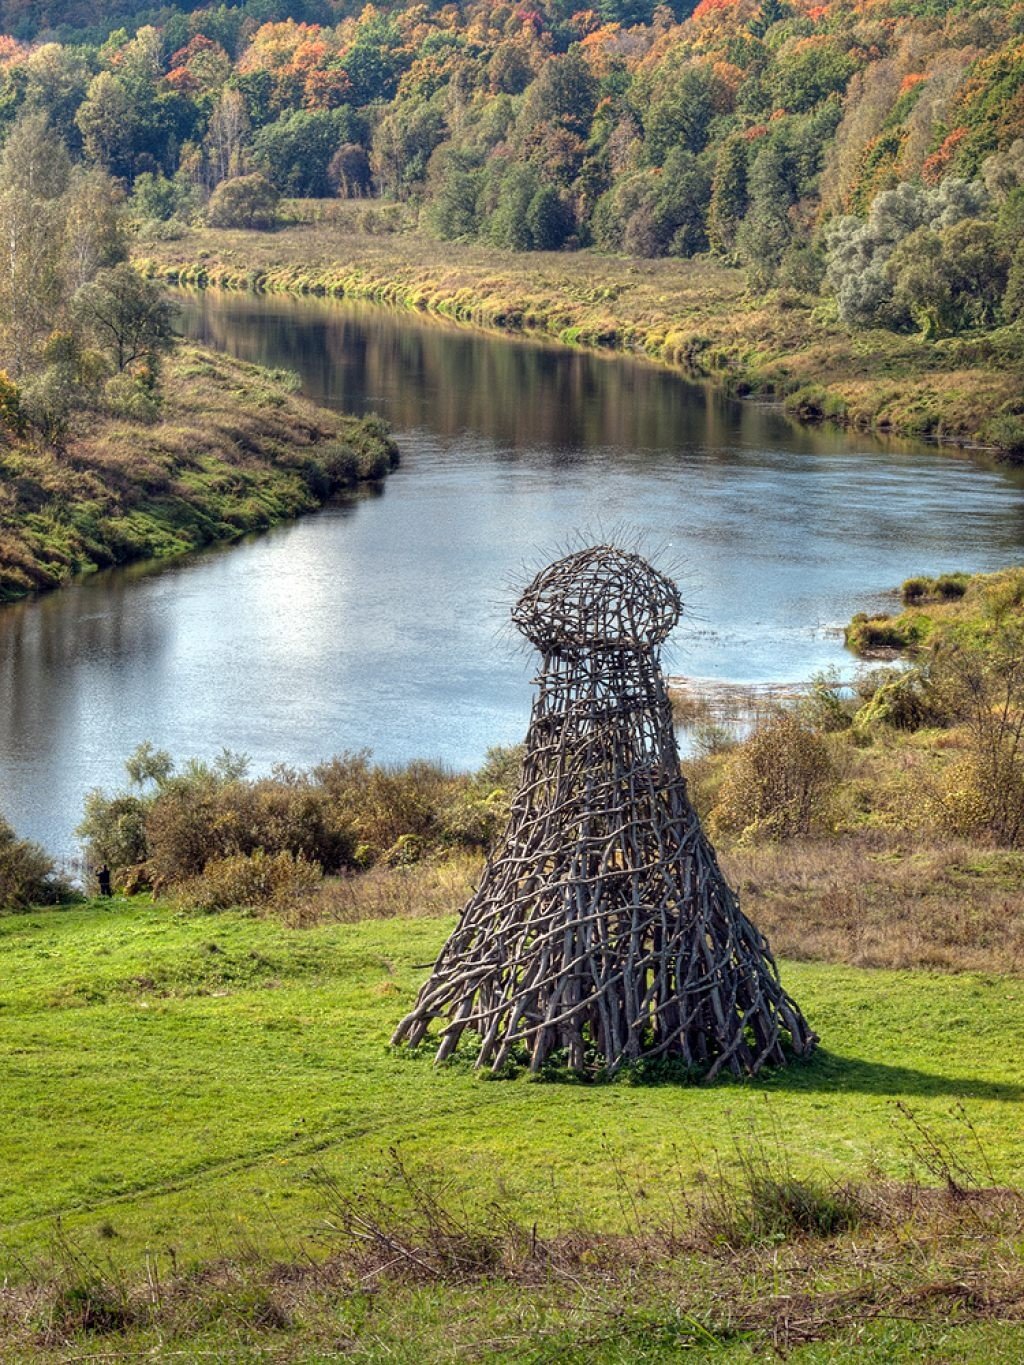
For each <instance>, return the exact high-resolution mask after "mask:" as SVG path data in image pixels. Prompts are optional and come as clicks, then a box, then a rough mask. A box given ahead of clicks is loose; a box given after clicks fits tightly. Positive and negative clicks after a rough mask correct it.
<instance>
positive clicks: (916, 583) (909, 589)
mask: <svg viewBox="0 0 1024 1365" xmlns="http://www.w3.org/2000/svg"><path fill="white" fill-rule="evenodd" d="M931 586H932V585H931V580H930V579H927V578H908V579H906V580H904V583H903V586H902V587H901V588H900V598H901V599H902V601H903V603H904V605H905V606H908V607H911V606H916V605H917V604H918V603H919V602H923V601H924V600H925V598H926V597H927V596H928V593H929V592H930V590H931Z"/></svg>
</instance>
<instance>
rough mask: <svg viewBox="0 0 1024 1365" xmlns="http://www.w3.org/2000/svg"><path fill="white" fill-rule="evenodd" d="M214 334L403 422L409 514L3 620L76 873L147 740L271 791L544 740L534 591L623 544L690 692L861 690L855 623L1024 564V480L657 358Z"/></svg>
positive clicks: (31, 803)
mask: <svg viewBox="0 0 1024 1365" xmlns="http://www.w3.org/2000/svg"><path fill="white" fill-rule="evenodd" d="M181 303H182V312H181V325H182V328H183V330H184V331H185V332H186V333H187V334H188V335H189V336H192V337H195V338H198V339H201V340H202V341H203V342H205V343H208V344H210V345H212V346H216V347H220V348H223V349H226V350H228V351H230V352H232V353H233V354H235V355H238V356H242V357H245V358H247V359H252V360H259V361H261V362H264V363H267V364H273V365H282V366H287V367H289V368H292V369H295V370H297V371H298V372H299V373H300V374H301V376H302V380H303V384H304V386H305V391H306V392H307V393H308V394H309V396H310V397H312V398H314V399H316V400H318V401H320V402H324V403H330V404H337V405H338V406H340V407H342V408H344V409H347V410H349V411H354V412H366V411H377V412H381V413H383V414H384V415H385V416H386V417H387V418H388V419H389V420H390V421H391V423H392V424H393V426H394V429H395V432H396V435H397V438H398V441H399V444H400V446H401V450H402V465H401V468H400V469H399V470H398V471H397V472H396V473H395V474H394V475H392V476H391V478H389V480H388V481H387V483H386V485H385V487H384V489H383V491H380V492H378V493H376V494H369V495H364V496H360V497H355V498H352V499H349V500H347V501H345V502H343V503H340V504H338V505H336V506H332V507H329V508H326V509H325V510H324V511H322V512H319V513H317V514H315V515H314V516H310V517H307V518H304V519H303V520H301V521H299V522H296V523H294V524H292V525H289V526H285V527H281V528H279V529H277V530H275V531H272V532H270V533H269V534H267V535H262V536H258V537H254V538H250V539H248V540H246V541H245V542H243V543H241V544H237V545H234V546H231V547H230V548H220V549H215V550H212V551H208V552H204V553H201V554H197V555H192V556H189V557H187V558H184V559H180V560H177V561H174V562H171V563H164V564H160V565H145V566H135V567H133V568H130V569H127V570H119V571H113V572H107V573H103V574H98V575H95V576H94V577H92V578H89V579H86V580H84V581H81V582H79V583H76V584H74V585H72V586H70V587H68V588H66V589H64V590H62V591H61V592H58V593H54V594H51V595H50V596H48V597H45V598H42V599H40V600H38V601H34V602H29V603H24V604H20V605H16V606H13V607H7V608H4V609H2V610H0V694H2V696H3V697H4V699H5V705H4V707H3V709H2V714H0V811H2V812H3V813H4V814H5V815H6V816H7V818H8V819H9V820H11V821H12V822H13V823H14V824H15V825H16V827H17V828H18V830H19V832H20V833H23V834H26V835H29V836H31V837H32V838H34V839H38V840H39V841H40V842H42V843H43V844H44V845H46V847H47V848H49V849H50V850H51V851H53V852H54V853H56V854H58V855H60V856H62V857H68V856H70V855H71V853H72V852H73V849H74V838H73V830H74V827H75V824H76V823H77V821H78V819H79V818H80V813H81V808H82V799H83V796H84V794H85V792H86V791H87V790H88V789H89V788H90V787H93V786H97V785H99V786H107V787H109V786H110V785H112V784H114V783H117V782H119V781H120V778H121V770H122V764H123V761H124V758H125V757H126V755H127V754H129V753H130V752H131V751H132V749H133V748H134V747H135V746H136V745H137V744H138V743H139V742H140V741H142V740H145V739H148V740H151V741H152V742H153V743H154V744H156V745H158V746H160V747H163V748H167V749H169V750H170V751H171V752H172V753H173V754H175V755H177V756H179V757H185V756H189V755H199V756H212V755H213V754H215V753H216V752H217V751H218V750H219V749H221V748H222V747H225V746H226V747H228V748H230V749H233V750H238V751H242V752H244V753H246V754H248V755H250V756H251V758H252V761H253V766H254V769H255V770H266V769H267V768H269V767H270V766H271V765H272V764H273V763H275V762H278V761H284V762H288V763H291V764H297V765H305V764H310V763H314V762H316V761H317V760H318V759H320V758H323V757H326V756H327V755H329V754H331V753H334V752H338V751H340V750H342V749H353V748H363V747H367V748H370V749H372V750H373V752H374V754H375V755H376V756H377V757H378V758H380V759H382V760H388V761H402V760H405V759H409V758H412V757H416V756H421V757H429V758H439V759H442V760H444V761H445V762H447V763H449V764H451V765H453V766H457V767H466V766H473V765H476V764H477V763H479V761H480V760H481V759H482V757H483V755H484V753H485V751H486V749H487V748H488V746H489V745H492V744H498V743H510V742H514V741H516V740H518V739H519V738H521V736H522V733H523V730H524V726H525V723H526V719H527V715H528V710H529V701H530V687H529V678H530V672H531V661H530V658H529V654H528V651H526V650H525V648H519V647H518V644H517V641H516V639H515V638H513V635H512V633H511V632H510V630H509V629H508V627H507V625H506V622H507V617H508V609H509V607H510V605H511V603H512V601H513V600H514V595H515V585H516V583H521V582H522V581H524V577H525V576H526V575H527V574H528V573H529V572H531V571H532V570H533V569H535V568H537V567H539V566H540V565H541V564H542V563H544V562H546V560H547V559H549V558H551V557H553V556H554V555H555V554H557V553H558V552H559V550H560V549H561V548H562V547H564V546H566V545H575V544H577V543H578V542H579V539H580V538H581V537H582V538H584V539H588V538H595V537H600V536H604V535H606V534H608V533H610V532H613V531H616V530H618V529H620V528H625V530H626V532H627V533H629V532H630V531H642V532H643V535H644V538H645V543H646V545H647V546H648V548H652V549H655V550H657V551H658V552H659V561H660V562H661V563H663V564H667V565H668V566H670V567H671V568H672V569H673V570H674V571H675V572H676V573H677V574H678V576H679V579H680V582H681V585H682V589H683V595H684V598H685V600H686V602H687V614H686V617H685V620H684V624H683V626H682V627H681V628H680V629H679V631H678V632H677V633H676V635H675V636H674V637H673V639H672V641H671V642H670V644H669V646H668V648H667V650H666V665H667V667H668V668H669V670H670V671H672V672H675V673H684V674H687V675H689V676H692V677H697V678H707V679H719V680H724V681H728V682H737V683H764V682H780V683H787V682H793V681H798V680H801V679H805V678H807V677H808V676H809V675H810V674H811V673H812V672H813V671H815V670H817V669H821V668H826V667H829V666H833V665H835V666H839V667H841V668H844V669H846V670H849V669H850V667H851V661H850V659H849V657H848V656H847V655H846V654H845V652H844V650H843V647H842V640H841V636H840V635H839V634H838V629H837V628H838V627H839V625H840V624H841V623H842V622H843V621H844V620H846V619H847V618H848V617H849V616H850V615H851V614H852V613H853V612H854V611H856V610H858V609H861V608H864V607H871V606H874V605H878V604H881V603H883V602H884V601H885V600H886V598H885V594H886V593H887V592H888V591H889V590H890V589H891V588H892V587H893V586H894V585H896V584H898V583H899V582H900V581H901V580H902V579H903V578H905V577H907V576H908V575H910V574H912V573H916V572H919V571H930V572H934V571H938V570H944V569H967V570H978V569H988V568H996V567H998V566H1000V565H1003V564H1006V563H1009V562H1011V561H1014V560H1017V559H1019V558H1020V553H1021V547H1022V545H1024V475H1022V473H1021V471H1014V470H1009V469H1005V468H1000V467H997V466H994V465H989V464H986V463H984V462H983V461H979V460H976V459H972V458H970V457H968V456H958V455H955V454H950V453H946V452H939V451H937V450H934V449H931V448H927V447H915V446H913V445H910V444H907V443H900V442H895V441H893V442H883V441H880V440H876V439H874V438H871V437H868V436H862V435H848V434H844V433H841V432H838V431H833V430H828V429H821V428H819V429H811V428H798V427H796V426H794V425H793V424H792V423H791V422H790V421H789V420H787V419H786V418H785V417H784V416H783V415H782V413H781V412H779V411H778V410H777V409H776V408H774V407H771V406H766V405H758V404H754V403H738V402H734V401H731V400H728V399H726V398H724V397H723V396H722V395H720V394H716V393H710V392H708V391H706V390H705V389H704V388H702V387H700V386H697V385H693V384H689V383H687V382H686V381H685V380H684V379H682V378H681V377H680V376H679V375H677V374H675V373H672V372H670V371H668V370H667V369H662V368H659V367H657V366H654V365H650V364H647V363H645V362H643V361H640V360H633V359H628V358H623V357H612V356H599V355H592V354H587V353H583V352H576V351H572V350H568V349H565V348H561V347H558V346H557V345H554V344H545V343H541V342H535V341H530V340H524V339H516V338H507V339H506V338H501V337H494V336H490V335H486V334H483V333H481V332H479V331H475V330H471V329H466V328H460V327H457V326H454V325H447V324H442V323H436V322H433V321H430V320H428V319H424V318H420V317H417V316H413V315H410V314H408V313H401V312H396V311H391V310H388V309H382V308H374V307H372V306H370V305H357V304H353V303H347V302H344V303H343V302H335V301H326V300H314V299H291V298H285V297H253V296H248V295H244V294H217V293H213V292H208V293H205V294H201V295H200V294H183V295H182V296H181Z"/></svg>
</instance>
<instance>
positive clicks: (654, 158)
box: [644, 63, 715, 166]
mask: <svg viewBox="0 0 1024 1365" xmlns="http://www.w3.org/2000/svg"><path fill="white" fill-rule="evenodd" d="M714 114H715V81H714V77H713V75H712V74H711V72H710V70H709V68H708V67H707V66H705V65H704V64H702V63H701V64H695V65H692V66H687V67H684V68H683V70H682V71H681V72H680V73H679V76H678V79H676V80H674V81H672V82H670V83H666V86H665V88H664V90H663V91H662V92H661V93H660V94H659V95H658V96H657V97H656V98H655V100H654V101H653V102H652V104H651V106H650V108H649V109H648V111H647V117H646V118H645V119H644V153H645V156H646V158H647V160H648V161H649V162H650V163H651V164H652V165H654V166H661V165H664V162H665V158H666V157H667V156H668V154H669V152H670V151H672V149H673V148H674V147H679V146H682V147H686V148H688V150H689V151H691V152H702V151H703V150H704V148H705V146H706V145H707V140H708V131H709V128H710V125H711V120H712V118H714Z"/></svg>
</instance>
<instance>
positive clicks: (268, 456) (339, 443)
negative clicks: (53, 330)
mask: <svg viewBox="0 0 1024 1365" xmlns="http://www.w3.org/2000/svg"><path fill="white" fill-rule="evenodd" d="M297 388H298V379H297V377H296V376H295V375H293V374H290V373H287V372H284V371H279V370H278V371H272V370H267V369H263V368H261V367H259V366H256V365H249V364H245V363H243V362H241V361H238V360H234V359H232V358H230V357H228V356H224V355H216V354H213V353H210V352H207V351H203V350H200V349H197V348H196V347H193V346H187V345H179V346H177V347H176V348H175V349H174V351H173V353H172V354H171V355H170V356H169V357H168V358H167V359H166V361H165V362H164V365H163V368H162V372H161V391H162V403H161V406H160V408H159V412H158V414H157V417H156V420H155V421H154V420H149V421H146V420H136V419H132V418H129V417H124V416H114V415H111V414H109V413H102V412H92V413H86V414H83V415H82V417H81V418H80V421H79V425H78V427H77V428H76V430H75V432H74V434H73V435H72V436H71V438H70V439H69V440H68V441H67V443H66V444H64V445H62V446H60V447H54V446H53V445H48V444H45V443H43V442H42V441H38V440H36V441H32V440H29V439H25V440H21V441H15V442H14V443H12V444H10V445H8V446H6V447H0V489H2V500H0V602H10V601H13V600H14V599H16V598H19V597H24V596H26V595H28V594H30V593H34V592H41V591H45V590H47V589H50V588H56V587H59V586H60V585H62V584H64V583H66V582H67V581H68V580H69V579H71V578H72V577H73V576H75V575H76V574H81V573H88V572H91V571H93V570H96V569H100V568H105V567H108V566H112V565H118V564H127V563H129V562H132V561H134V560H141V559H146V558H152V557H164V556H170V555H176V554H181V553H184V552H186V551H188V550H194V549H197V548H199V547H201V546H204V545H209V544H213V543H214V542H218V541H228V540H232V539H235V538H237V537H238V536H241V535H243V534H245V533H246V532H248V531H260V530H265V529H267V528H268V527H270V526H272V525H274V524H275V523H277V522H281V521H285V520H287V519H289V518H291V517H295V516H298V515H299V514H300V513H303V512H308V511H312V510H313V509H315V508H317V507H319V506H321V505H322V504H323V503H324V502H325V501H326V500H327V499H329V498H331V497H332V496H334V495H336V494H337V493H339V492H341V491H343V490H344V489H347V488H353V487H355V486H356V485H357V484H359V483H361V482H368V481H375V480H379V479H382V478H383V477H385V475H386V474H387V473H388V471H389V470H390V469H392V468H393V467H394V466H395V464H396V463H397V461H398V450H397V447H396V446H395V444H394V442H393V441H392V440H391V437H390V435H389V432H388V428H387V425H386V423H384V422H383V421H382V420H381V419H379V418H376V417H373V416H370V417H363V418H355V417H351V416H345V415H342V414H338V413H334V412H329V411H327V410H326V409H324V408H318V407H315V406H314V405H313V404H311V403H309V402H307V401H306V400H305V399H303V398H301V397H300V396H299V395H298V394H297V392H296V390H297Z"/></svg>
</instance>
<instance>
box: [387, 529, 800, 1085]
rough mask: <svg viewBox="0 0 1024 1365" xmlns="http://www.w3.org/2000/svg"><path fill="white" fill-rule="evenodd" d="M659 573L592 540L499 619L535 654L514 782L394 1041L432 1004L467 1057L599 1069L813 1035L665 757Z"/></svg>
mask: <svg viewBox="0 0 1024 1365" xmlns="http://www.w3.org/2000/svg"><path fill="white" fill-rule="evenodd" d="M681 610H682V602H681V600H680V597H679V593H678V590H677V589H676V586H675V584H674V583H672V582H671V581H670V580H669V579H667V578H665V577H664V576H663V575H662V574H660V573H658V572H657V571H656V570H655V569H653V568H652V567H651V565H650V564H648V563H647V562H646V560H644V559H642V558H641V557H640V556H639V555H637V554H632V553H627V552H625V551H623V550H619V549H616V548H614V547H612V546H607V545H600V546H596V547H594V548H592V549H586V550H582V551H579V552H578V553H576V554H571V555H569V556H568V557H566V558H565V559H561V560H559V561H558V562H557V563H555V564H552V565H551V566H550V567H549V568H547V569H545V570H544V571H543V572H542V573H540V574H539V575H538V576H537V577H536V578H535V579H534V581H533V582H532V583H531V584H530V586H529V587H528V588H527V589H526V591H525V592H524V593H523V595H522V597H521V598H520V600H519V602H518V603H517V604H516V606H515V608H514V610H513V613H512V619H513V621H514V622H515V624H516V626H517V627H518V628H519V630H520V631H522V633H523V634H524V635H525V636H526V637H527V639H528V640H529V641H530V642H531V643H532V644H534V645H535V646H536V647H537V649H538V650H540V652H541V654H542V655H543V665H542V667H541V671H540V674H539V677H538V678H537V679H536V683H537V689H538V690H537V695H536V699H535V701H534V705H533V713H532V717H531V721H530V729H529V733H528V735H527V737H526V746H525V755H524V758H523V766H522V772H521V778H520V786H519V789H518V791H517V793H516V796H515V799H514V801H513V803H512V809H511V815H510V818H509V822H508V825H507V827H506V829H505V832H504V834H503V836H502V838H501V839H500V841H499V842H498V844H497V846H496V848H495V849H494V850H493V851H492V853H491V856H490V858H489V859H488V862H487V865H486V867H485V869H484V873H483V876H482V879H481V881H480V885H479V888H478V889H477V891H476V893H475V894H474V895H473V897H472V898H471V899H470V901H469V902H468V904H467V905H466V907H465V909H464V910H463V912H462V916H461V919H460V921H459V924H458V927H457V928H456V929H455V931H454V932H453V934H452V935H451V937H450V938H449V940H448V942H447V943H446V944H445V946H444V948H443V949H442V951H441V954H440V956H439V957H438V959H437V962H436V963H435V965H434V969H433V972H432V974H431V976H430V978H429V980H428V981H427V982H426V984H425V985H424V986H423V988H422V990H421V991H420V993H419V997H418V999H417V1001H416V1005H415V1008H414V1009H413V1010H412V1012H411V1013H410V1014H409V1015H407V1017H406V1018H405V1019H403V1020H402V1022H401V1024H400V1025H399V1026H398V1029H397V1030H396V1032H395V1035H394V1038H393V1040H392V1041H393V1042H395V1043H399V1042H403V1041H404V1042H408V1043H409V1044H411V1045H415V1044H417V1043H419V1042H420V1041H421V1040H422V1038H423V1037H424V1035H425V1034H426V1032H427V1030H428V1028H429V1027H430V1025H431V1023H432V1022H433V1021H434V1020H438V1019H440V1020H443V1024H442V1030H441V1041H440V1046H439V1048H438V1050H437V1061H439V1062H441V1061H443V1060H444V1059H445V1058H446V1057H448V1056H449V1055H450V1054H451V1052H452V1051H453V1050H454V1048H455V1046H456V1045H457V1043H458V1041H459V1038H460V1037H461V1035H462V1034H463V1033H464V1032H465V1031H466V1030H467V1029H468V1030H471V1031H473V1032H475V1033H477V1034H479V1035H480V1037H481V1039H482V1042H481V1046H480V1051H479V1057H478V1061H477V1065H478V1066H487V1065H488V1064H489V1065H490V1066H491V1068H492V1069H493V1070H494V1071H500V1070H501V1069H502V1067H503V1066H504V1065H505V1063H506V1062H507V1061H508V1059H509V1056H510V1054H511V1052H512V1050H513V1049H514V1048H517V1047H522V1046H523V1045H525V1046H526V1048H527V1049H528V1050H529V1054H530V1059H531V1066H532V1069H534V1070H537V1069H538V1068H539V1067H540V1066H542V1065H543V1063H544V1061H545V1060H546V1059H547V1058H548V1057H549V1056H550V1055H551V1054H552V1053H553V1052H555V1051H558V1050H562V1049H564V1051H565V1054H566V1056H567V1059H568V1064H569V1066H570V1068H572V1069H575V1070H584V1069H586V1067H587V1066H588V1065H591V1064H593V1062H594V1054H595V1053H596V1054H597V1061H598V1064H599V1065H603V1066H604V1067H605V1068H606V1070H607V1071H608V1072H614V1071H615V1070H617V1069H618V1068H619V1067H620V1066H622V1065H623V1064H624V1063H628V1062H634V1061H638V1060H639V1059H641V1058H650V1057H675V1058H681V1059H682V1060H683V1062H685V1063H687V1064H690V1065H692V1066H694V1067H696V1068H700V1069H701V1070H704V1071H706V1073H707V1075H708V1077H709V1078H710V1077H712V1076H714V1075H716V1074H717V1073H718V1072H720V1071H723V1070H729V1071H732V1072H734V1073H737V1074H742V1073H754V1072H756V1071H757V1070H758V1069H759V1068H760V1067H761V1066H763V1065H765V1064H766V1063H768V1064H782V1063H784V1062H785V1060H786V1054H785V1051H784V1049H783V1042H784V1040H787V1041H788V1043H789V1046H790V1047H791V1049H792V1050H793V1052H795V1053H798V1054H803V1053H808V1052H810V1051H811V1049H812V1048H813V1047H814V1044H815V1042H816V1041H817V1039H816V1037H815V1035H814V1034H813V1033H812V1032H811V1030H810V1029H809V1028H808V1026H807V1024H806V1022H805V1021H804V1018H803V1015H802V1014H801V1013H800V1010H799V1008H798V1007H797V1005H796V1004H795V1003H794V1001H793V1000H792V999H791V998H790V997H789V996H788V995H787V994H786V992H785V991H784V990H783V989H782V985H781V983H780V981H779V975H778V971H777V969H776V966H775V962H774V959H773V958H772V955H771V951H770V949H769V947H768V943H767V941H766V940H765V938H764V937H763V935H762V934H761V933H759V932H758V930H757V929H756V928H755V927H754V926H753V924H751V923H750V921H749V920H748V919H746V917H745V916H744V915H743V914H742V912H741V911H740V907H739V902H738V900H737V898H736V896H735V894H734V893H733V892H732V891H731V890H730V888H729V886H728V885H727V883H726V881H725V878H724V877H723V876H722V873H721V871H720V869H719V866H718V862H717V859H716V857H715V853H714V850H713V849H712V847H711V845H710V844H709V843H708V841H707V839H706V838H705V837H704V834H703V832H702V831H701V827H700V822H699V820H698V818H697V815H696V812H695V811H694V809H693V807H692V806H691V804H690V801H689V799H688V796H687V792H686V783H685V780H684V779H683V777H682V775H681V773H680V770H679V753H678V750H677V748H676V740H675V733H674V731H673V727H672V714H671V707H670V704H669V698H668V693H667V690H666V687H665V682H664V678H663V677H662V673H661V665H660V647H661V644H662V642H663V641H664V640H665V639H666V637H667V636H668V634H669V632H670V631H671V629H672V627H673V626H674V625H675V623H676V622H677V620H678V619H679V616H680V613H681Z"/></svg>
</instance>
